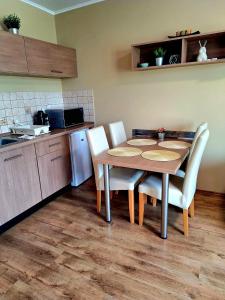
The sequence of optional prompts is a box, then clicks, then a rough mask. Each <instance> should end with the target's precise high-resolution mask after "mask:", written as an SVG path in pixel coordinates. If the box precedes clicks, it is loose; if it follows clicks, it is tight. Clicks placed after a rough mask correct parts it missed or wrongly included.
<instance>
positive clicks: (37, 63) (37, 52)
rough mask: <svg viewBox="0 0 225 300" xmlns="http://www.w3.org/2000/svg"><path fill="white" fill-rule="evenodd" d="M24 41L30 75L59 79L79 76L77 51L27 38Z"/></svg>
mask: <svg viewBox="0 0 225 300" xmlns="http://www.w3.org/2000/svg"><path fill="white" fill-rule="evenodd" d="M24 40H25V49H26V56H27V64H28V71H29V74H31V75H33V76H43V77H57V78H70V77H76V76H77V70H76V51H75V49H72V48H67V47H64V46H60V45H55V44H51V43H47V42H44V41H39V40H36V39H31V38H26V37H25V38H24Z"/></svg>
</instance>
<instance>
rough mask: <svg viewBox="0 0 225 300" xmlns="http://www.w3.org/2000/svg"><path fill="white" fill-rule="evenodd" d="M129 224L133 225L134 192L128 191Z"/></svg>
mask: <svg viewBox="0 0 225 300" xmlns="http://www.w3.org/2000/svg"><path fill="white" fill-rule="evenodd" d="M128 199H129V214H130V223H131V224H134V191H133V190H129V191H128Z"/></svg>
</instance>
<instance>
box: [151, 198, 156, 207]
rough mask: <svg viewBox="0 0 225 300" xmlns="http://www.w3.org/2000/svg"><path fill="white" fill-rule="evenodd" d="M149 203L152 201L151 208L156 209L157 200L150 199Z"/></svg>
mask: <svg viewBox="0 0 225 300" xmlns="http://www.w3.org/2000/svg"><path fill="white" fill-rule="evenodd" d="M151 201H152V206H154V207H156V205H157V199H156V198H154V197H152V198H151Z"/></svg>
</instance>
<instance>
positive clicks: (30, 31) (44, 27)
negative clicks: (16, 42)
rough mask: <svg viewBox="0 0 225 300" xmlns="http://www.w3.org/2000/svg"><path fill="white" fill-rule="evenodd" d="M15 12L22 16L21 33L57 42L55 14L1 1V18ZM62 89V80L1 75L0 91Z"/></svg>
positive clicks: (8, 1) (17, 0)
mask: <svg viewBox="0 0 225 300" xmlns="http://www.w3.org/2000/svg"><path fill="white" fill-rule="evenodd" d="M11 13H15V14H17V15H18V16H19V17H20V18H21V22H22V26H21V30H20V34H22V35H25V36H29V37H33V38H37V39H41V40H45V41H49V42H53V43H56V42H57V39H56V30H55V20H54V16H52V15H49V14H47V13H45V12H43V11H41V10H39V9H37V8H34V7H32V6H30V5H28V4H25V3H23V2H21V1H20V0H2V1H0V18H1V19H2V17H3V16H5V15H8V14H11ZM39 90H40V91H60V90H61V80H59V79H41V78H28V77H18V76H16V77H13V76H2V75H1V76H0V91H39Z"/></svg>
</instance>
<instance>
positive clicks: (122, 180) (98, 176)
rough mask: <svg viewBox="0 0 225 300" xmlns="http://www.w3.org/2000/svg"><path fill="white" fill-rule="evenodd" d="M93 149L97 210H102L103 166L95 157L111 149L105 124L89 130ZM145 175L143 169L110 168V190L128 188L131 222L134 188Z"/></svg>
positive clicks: (88, 133)
mask: <svg viewBox="0 0 225 300" xmlns="http://www.w3.org/2000/svg"><path fill="white" fill-rule="evenodd" d="M87 138H88V142H89V146H90V150H91V155H92V161H93V165H94V172H95V183H96V189H97V211H98V212H100V210H101V191H103V190H104V176H103V166H102V165H101V164H97V163H96V162H95V157H96V156H97V155H99V154H100V153H102V152H103V151H106V150H108V149H109V144H108V141H107V137H106V134H105V130H104V128H103V126H100V127H96V128H93V129H90V130H88V131H87ZM142 175H143V172H142V171H138V170H133V169H126V168H110V190H111V191H119V190H127V191H128V198H129V213H130V222H131V223H134V188H135V186H136V185H137V184H138V182H139V180H140V179H141V177H142Z"/></svg>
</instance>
